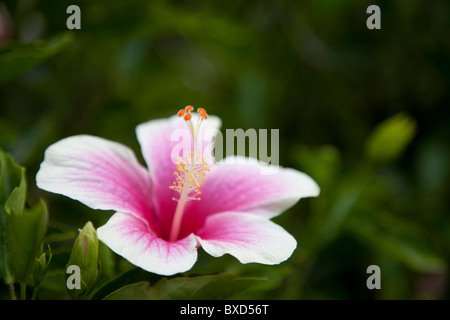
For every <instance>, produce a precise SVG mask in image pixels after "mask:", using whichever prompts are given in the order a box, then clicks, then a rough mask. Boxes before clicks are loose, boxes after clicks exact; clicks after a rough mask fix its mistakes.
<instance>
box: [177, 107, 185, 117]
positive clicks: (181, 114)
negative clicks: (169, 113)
mask: <svg viewBox="0 0 450 320" xmlns="http://www.w3.org/2000/svg"><path fill="white" fill-rule="evenodd" d="M184 113H185V111H184V109H181V110H180V111H178V113H177V115H178V116H179V117H181V116H183V115H184Z"/></svg>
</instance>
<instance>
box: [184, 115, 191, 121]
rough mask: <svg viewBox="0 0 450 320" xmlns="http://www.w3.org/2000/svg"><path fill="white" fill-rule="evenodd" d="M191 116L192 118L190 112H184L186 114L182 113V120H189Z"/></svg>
mask: <svg viewBox="0 0 450 320" xmlns="http://www.w3.org/2000/svg"><path fill="white" fill-rule="evenodd" d="M191 118H192V116H191V114H190V113H186V114H185V115H184V120H186V121H189V120H191Z"/></svg>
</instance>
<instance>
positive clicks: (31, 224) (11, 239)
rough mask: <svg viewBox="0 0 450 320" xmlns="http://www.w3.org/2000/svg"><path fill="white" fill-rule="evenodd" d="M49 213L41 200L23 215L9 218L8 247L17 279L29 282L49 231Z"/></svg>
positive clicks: (13, 215) (15, 214)
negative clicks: (46, 233)
mask: <svg viewBox="0 0 450 320" xmlns="http://www.w3.org/2000/svg"><path fill="white" fill-rule="evenodd" d="M47 221H48V212H47V208H46V206H45V203H44V202H43V201H42V200H41V201H40V202H38V204H36V205H35V206H34V207H33V208H31V209H29V210H25V211H24V212H23V213H21V214H17V213H14V214H11V215H9V216H8V217H7V223H8V226H7V237H6V239H7V247H8V252H9V259H10V261H11V267H12V270H13V274H14V276H15V278H16V279H17V280H18V281H20V282H22V283H25V282H26V281H27V280H28V277H29V276H30V274H31V272H32V271H33V267H34V264H35V260H36V258H37V256H38V254H39V252H40V247H41V244H42V241H43V239H44V235H45V232H46V230H47Z"/></svg>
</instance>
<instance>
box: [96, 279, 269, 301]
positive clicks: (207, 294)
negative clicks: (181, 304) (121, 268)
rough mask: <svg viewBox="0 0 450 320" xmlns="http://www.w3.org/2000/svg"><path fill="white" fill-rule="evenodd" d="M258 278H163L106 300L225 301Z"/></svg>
mask: <svg viewBox="0 0 450 320" xmlns="http://www.w3.org/2000/svg"><path fill="white" fill-rule="evenodd" d="M263 281H265V279H262V278H252V277H237V276H234V275H232V274H229V273H221V274H216V275H204V276H193V277H178V278H173V279H167V278H163V279H161V280H160V281H158V282H157V283H156V284H155V285H154V286H151V285H150V283H149V282H148V281H141V282H137V283H133V284H129V285H126V286H124V287H122V288H120V289H118V290H117V291H115V292H113V293H111V294H109V295H108V296H107V297H105V299H107V300H214V299H227V298H230V297H231V296H233V295H234V294H237V293H240V292H243V291H245V290H247V289H248V288H250V287H251V286H253V285H256V284H260V283H261V282H263Z"/></svg>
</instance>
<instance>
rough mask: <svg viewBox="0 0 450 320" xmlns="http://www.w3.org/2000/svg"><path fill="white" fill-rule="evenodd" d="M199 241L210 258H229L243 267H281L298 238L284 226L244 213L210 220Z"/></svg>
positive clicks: (214, 216) (230, 214)
mask: <svg viewBox="0 0 450 320" xmlns="http://www.w3.org/2000/svg"><path fill="white" fill-rule="evenodd" d="M196 237H197V240H198V242H199V243H200V245H201V246H202V248H203V250H205V251H206V252H207V253H209V254H210V255H212V256H214V257H220V256H223V255H224V254H230V255H232V256H234V257H236V258H237V259H238V260H239V261H240V262H241V263H252V262H254V263H261V264H267V265H275V264H279V263H281V262H283V261H285V260H287V259H288V258H289V257H290V256H291V255H292V253H293V252H294V250H295V248H296V247H297V241H296V240H295V238H294V237H293V236H292V235H290V234H289V233H288V232H287V231H286V230H284V229H283V228H282V227H281V226H279V225H277V224H275V223H274V222H272V221H270V220H268V219H265V218H263V217H260V216H257V215H254V214H248V213H244V212H226V213H220V214H216V215H212V216H210V217H208V219H207V220H206V223H205V226H204V227H203V228H202V229H201V230H200V231H199V232H198V233H196Z"/></svg>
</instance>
